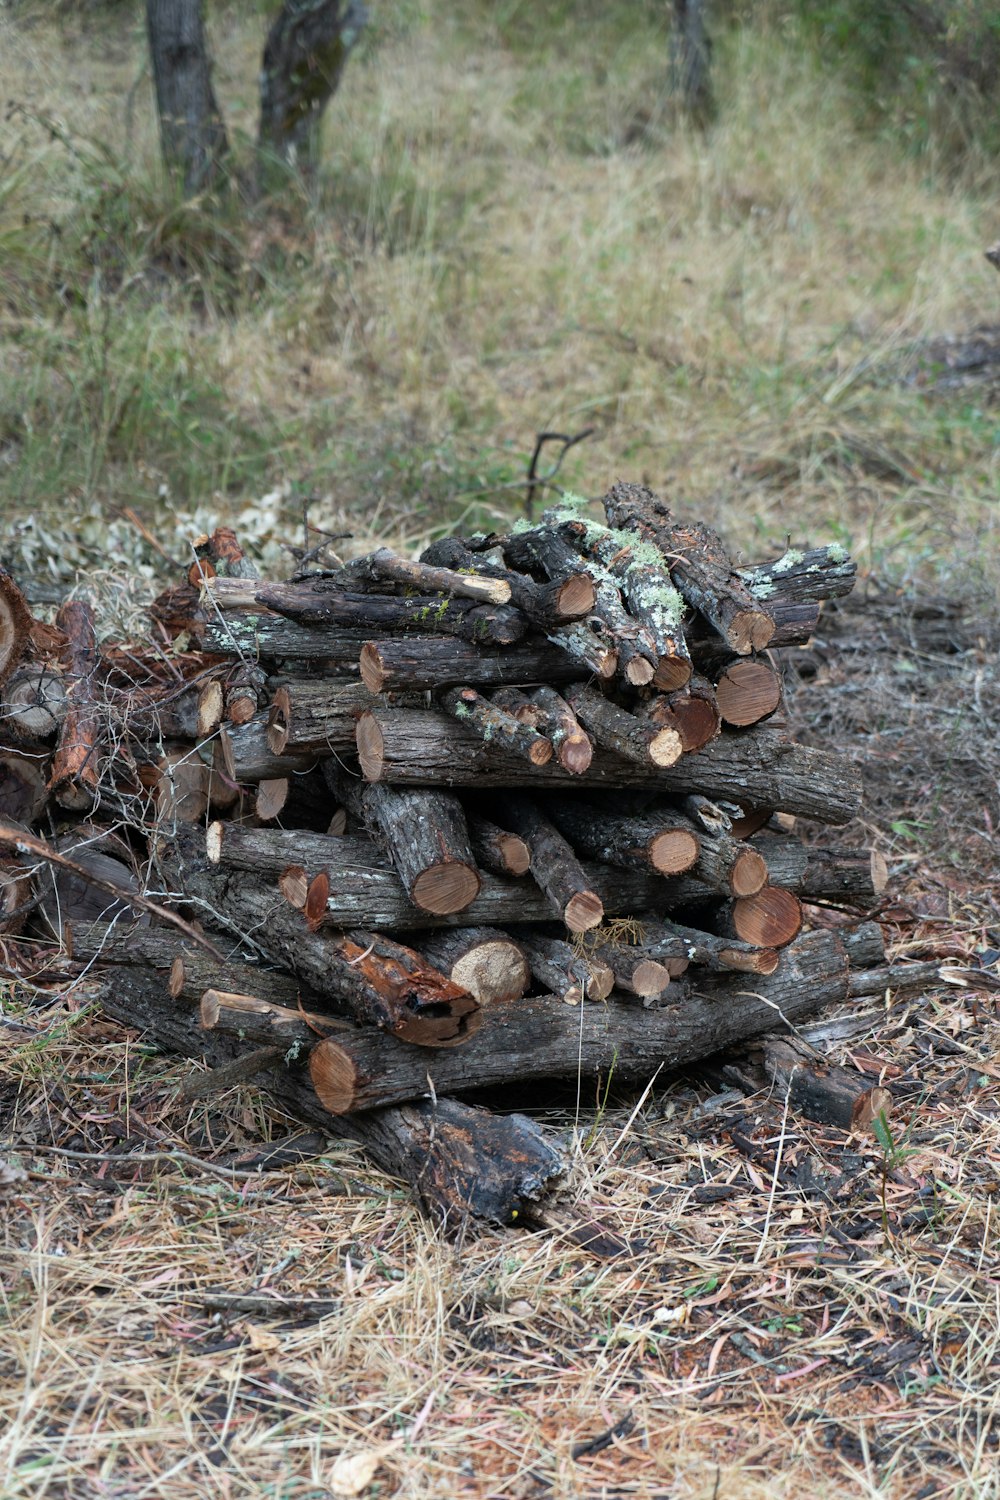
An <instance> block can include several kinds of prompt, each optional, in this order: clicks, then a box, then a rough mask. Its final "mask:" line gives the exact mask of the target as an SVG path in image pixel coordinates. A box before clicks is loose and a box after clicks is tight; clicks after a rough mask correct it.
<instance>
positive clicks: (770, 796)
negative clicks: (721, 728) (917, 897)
mask: <svg viewBox="0 0 1000 1500" xmlns="http://www.w3.org/2000/svg"><path fill="white" fill-rule="evenodd" d="M358 752H359V756H360V760H361V767H362V770H363V772H364V775H365V776H366V777H367V779H368V780H370V781H383V780H384V781H388V782H390V783H394V784H399V785H407V784H408V785H415V786H433V785H435V783H436V784H439V785H440V784H444V785H451V786H480V787H482V786H517V785H520V784H522V783H523V781H524V763H523V761H520V760H518V759H517V758H516V757H514V756H509V755H505V754H504V753H503V752H502V751H499V750H496V749H494V748H493V747H491V746H484V745H483V743H482V740H481V739H480V738H479V737H478V735H475V734H473V733H472V732H471V731H470V730H466V729H465V728H464V726H463V725H461V724H457V723H456V722H455V721H454V720H452V719H451V718H450V717H449V716H448V715H447V714H444V713H440V712H436V711H434V710H433V709H406V710H402V709H400V710H391V709H384V708H381V707H376V708H373V709H370V710H369V711H368V712H367V713H365V714H363V715H362V716H361V718H360V720H359V721H358ZM535 777H537V778H538V779H539V780H540V781H545V782H556V783H558V782H562V783H563V784H567V783H568V784H569V785H573V784H574V782H575V783H576V784H577V785H578V786H587V785H588V783H592V784H593V785H594V786H602V787H614V788H627V787H642V786H648V787H651V788H652V787H657V788H658V789H659V790H660V791H661V792H663V793H665V794H667V795H674V794H677V793H687V792H702V793H704V794H706V795H707V796H710V797H715V796H720V797H725V798H728V799H730V800H732V801H738V802H740V803H742V804H744V805H749V806H750V807H769V808H781V809H782V810H783V811H785V812H790V813H796V814H798V815H800V816H802V817H808V818H816V819H819V820H821V821H823V822H828V823H847V822H849V821H850V819H851V818H853V817H854V816H855V814H856V813H857V812H858V810H859V808H860V806H861V775H860V771H859V770H858V768H857V767H856V766H855V765H853V764H852V763H851V762H850V761H849V760H848V759H847V758H846V757H845V756H841V755H837V754H835V753H832V752H830V751H825V750H814V749H812V748H810V747H807V746H804V745H796V744H794V743H793V742H792V741H791V740H789V739H788V738H787V737H786V736H785V735H783V734H782V733H780V732H779V731H777V730H772V729H768V728H767V727H766V726H762V727H760V728H756V727H755V728H753V729H746V730H743V731H742V732H741V733H740V734H739V735H725V734H723V735H720V736H719V737H718V739H715V740H713V741H712V743H711V744H710V745H706V746H705V748H704V749H703V750H699V751H698V753H697V754H696V755H686V756H683V757H682V758H681V759H680V760H679V761H677V763H676V764H675V765H673V766H670V767H668V768H656V769H655V770H653V769H651V768H650V767H649V766H640V765H636V764H635V763H634V762H631V761H627V760H624V759H623V758H622V757H620V756H618V755H615V754H613V753H604V752H599V751H595V753H594V759H593V761H592V763H591V766H590V769H589V771H588V772H587V774H586V777H582V778H580V777H573V778H571V777H570V776H569V773H568V772H566V771H565V770H564V769H563V768H562V766H560V765H559V763H558V762H557V761H556V760H554V759H553V760H552V761H550V762H549V764H548V765H547V766H539V767H537V768H536V769H535V770H534V771H533V772H532V779H533V780H534V778H535ZM588 790H589V786H588Z"/></svg>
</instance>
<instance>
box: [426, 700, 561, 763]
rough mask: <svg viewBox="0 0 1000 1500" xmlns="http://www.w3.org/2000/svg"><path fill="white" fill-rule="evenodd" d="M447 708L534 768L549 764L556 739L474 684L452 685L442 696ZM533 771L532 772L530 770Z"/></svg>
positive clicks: (488, 741) (484, 738) (484, 737)
mask: <svg viewBox="0 0 1000 1500" xmlns="http://www.w3.org/2000/svg"><path fill="white" fill-rule="evenodd" d="M441 706H442V708H443V709H445V711H446V712H447V713H449V714H451V715H452V717H453V718H455V719H457V720H458V721H459V722H460V723H461V724H463V725H465V726H466V728H468V729H471V730H472V731H473V733H475V734H478V735H479V736H480V737H481V738H482V741H483V743H484V745H489V746H491V747H493V746H495V747H496V748H497V749H498V750H503V751H505V752H506V754H508V755H516V756H517V757H518V758H519V759H522V760H525V761H527V763H528V765H529V766H531V767H532V768H536V767H538V766H545V765H548V763H549V761H550V760H551V759H552V754H553V745H552V741H551V740H550V739H548V738H547V737H546V736H545V735H544V734H539V733H538V730H537V729H533V728H532V727H531V725H530V724H527V723H524V722H523V721H522V720H521V719H516V718H515V717H514V715H513V714H510V713H508V712H507V711H506V710H505V709H503V708H498V707H497V705H496V704H494V703H490V702H488V701H487V699H485V698H483V697H481V695H480V694H479V693H477V692H476V690H475V688H472V687H454V688H449V689H448V691H447V692H446V693H445V694H444V696H443V697H442V699H441ZM529 775H530V772H529Z"/></svg>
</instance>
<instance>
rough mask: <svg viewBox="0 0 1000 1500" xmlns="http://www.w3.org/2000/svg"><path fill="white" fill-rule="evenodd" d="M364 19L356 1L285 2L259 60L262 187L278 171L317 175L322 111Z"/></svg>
mask: <svg viewBox="0 0 1000 1500" xmlns="http://www.w3.org/2000/svg"><path fill="white" fill-rule="evenodd" d="M367 20H368V12H367V10H366V8H365V6H364V5H363V4H361V3H360V0H285V3H284V4H283V5H282V7H281V10H280V12H279V14H278V16H277V19H276V20H275V22H274V24H273V26H272V27H271V30H270V31H269V33H268V37H267V42H266V44H265V47H264V56H263V60H262V63H261V71H260V127H259V131H258V138H257V156H258V187H259V188H260V189H262V190H265V191H266V190H267V189H268V188H269V187H270V185H271V183H272V181H274V182H275V185H278V184H279V183H280V174H281V170H282V169H283V170H284V171H286V172H287V171H288V170H289V169H294V170H296V171H298V172H301V173H302V174H303V175H304V176H306V177H311V176H312V175H313V174H314V173H315V170H316V167H317V165H318V162H319V146H320V122H321V121H322V118H323V112H324V110H325V109H326V106H327V105H328V104H329V102H330V100H331V98H332V97H333V95H334V93H335V92H336V89H337V86H338V84H339V83H340V79H341V75H342V73H343V71H344V66H345V64H346V62H347V58H348V55H349V54H350V51H351V49H352V47H353V46H354V44H355V42H356V41H357V39H358V37H359V36H360V34H361V31H362V29H363V28H364V26H365V24H366V23H367ZM276 169H277V170H276Z"/></svg>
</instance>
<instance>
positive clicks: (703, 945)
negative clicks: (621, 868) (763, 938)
mask: <svg viewBox="0 0 1000 1500" xmlns="http://www.w3.org/2000/svg"><path fill="white" fill-rule="evenodd" d="M641 927H642V941H643V944H644V945H645V947H646V948H647V950H648V951H649V953H650V954H651V956H652V957H654V958H657V959H659V960H660V962H661V963H667V964H669V963H670V961H671V960H673V959H683V960H684V961H685V962H686V963H687V964H698V965H701V966H703V967H705V968H708V969H712V970H715V971H720V972H725V971H727V970H733V971H735V972H737V973H740V974H773V973H774V971H775V969H776V968H777V967H778V964H779V962H780V955H779V953H778V951H777V949H776V948H757V947H754V945H753V944H751V943H744V942H743V941H742V940H739V939H737V938H727V937H718V936H717V935H716V934H715V933H710V932H702V931H700V930H699V929H697V928H694V927H684V926H682V925H681V924H680V923H678V922H670V921H667V920H666V919H661V920H660V921H658V922H649V921H646V920H645V919H643V921H642V924H641Z"/></svg>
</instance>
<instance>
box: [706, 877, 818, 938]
mask: <svg viewBox="0 0 1000 1500" xmlns="http://www.w3.org/2000/svg"><path fill="white" fill-rule="evenodd" d="M712 926H713V927H714V929H715V931H716V932H717V933H719V934H720V936H723V937H730V936H731V937H737V938H740V939H741V940H742V941H743V942H744V943H749V944H750V945H751V947H754V948H784V947H785V946H786V945H787V944H788V943H790V942H792V941H793V939H794V938H796V937H797V936H798V934H799V931H800V929H801V927H802V903H801V901H800V900H799V898H798V896H796V895H795V894H794V892H792V891H786V890H782V888H781V887H780V886H777V885H768V886H765V887H764V889H763V890H762V891H758V892H757V894H756V895H755V896H741V897H740V898H739V900H737V901H730V902H727V904H726V905H725V906H721V907H720V908H719V909H718V911H717V912H716V913H715V916H714V920H713V922H712Z"/></svg>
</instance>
